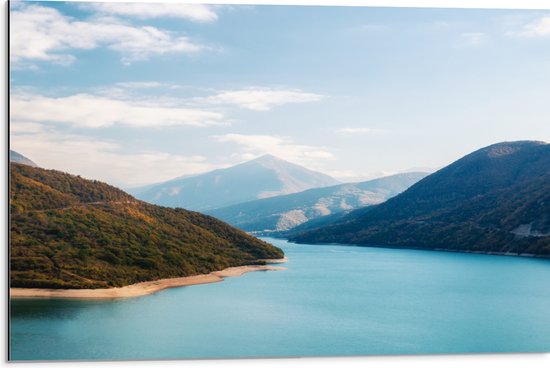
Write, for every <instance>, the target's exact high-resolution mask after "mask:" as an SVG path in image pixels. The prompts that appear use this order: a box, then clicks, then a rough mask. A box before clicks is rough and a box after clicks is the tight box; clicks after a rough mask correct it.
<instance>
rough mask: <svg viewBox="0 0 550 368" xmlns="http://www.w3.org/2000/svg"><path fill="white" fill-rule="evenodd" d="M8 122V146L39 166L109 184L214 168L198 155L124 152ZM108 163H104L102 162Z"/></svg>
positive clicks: (87, 139) (137, 182) (141, 182)
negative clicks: (24, 128) (28, 129)
mask: <svg viewBox="0 0 550 368" xmlns="http://www.w3.org/2000/svg"><path fill="white" fill-rule="evenodd" d="M19 124H20V123H18V122H15V123H12V125H11V134H10V146H11V147H12V149H14V150H16V151H20V152H24V153H25V155H27V157H29V158H31V159H32V160H33V161H35V162H36V163H37V164H39V165H40V166H42V167H45V168H50V169H56V170H61V171H65V172H69V173H71V174H75V175H76V174H78V175H82V176H84V177H85V178H89V179H97V180H101V181H105V182H107V183H111V184H113V185H117V186H122V187H130V186H139V185H145V184H150V183H151V182H158V181H164V180H169V179H172V178H174V177H178V176H181V175H191V174H198V173H202V172H205V171H209V170H212V169H214V167H213V165H211V164H210V163H208V162H206V159H205V157H202V156H195V155H192V156H185V155H177V154H171V153H167V152H159V151H154V150H143V151H137V152H125V151H124V147H123V146H121V145H120V144H119V143H116V142H112V141H106V140H98V139H96V138H92V137H85V136H81V135H74V134H64V133H60V132H57V131H52V130H48V129H47V127H43V129H41V130H40V131H37V132H29V131H27V132H25V133H22V132H21V129H19V128H18V126H19ZM106 163H108V164H106Z"/></svg>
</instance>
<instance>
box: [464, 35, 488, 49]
mask: <svg viewBox="0 0 550 368" xmlns="http://www.w3.org/2000/svg"><path fill="white" fill-rule="evenodd" d="M460 39H461V40H462V42H463V43H464V44H465V45H467V46H480V45H483V44H484V43H487V41H488V36H487V35H486V34H485V33H483V32H468V33H462V34H461V35H460Z"/></svg>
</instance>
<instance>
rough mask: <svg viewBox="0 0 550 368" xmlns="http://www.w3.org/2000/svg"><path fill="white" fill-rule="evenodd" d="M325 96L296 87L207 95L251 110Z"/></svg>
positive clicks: (233, 91) (211, 101)
mask: <svg viewBox="0 0 550 368" xmlns="http://www.w3.org/2000/svg"><path fill="white" fill-rule="evenodd" d="M323 97H324V96H321V95H318V94H315V93H307V92H302V91H300V90H296V89H271V88H261V87H249V88H245V89H240V90H230V91H222V92H220V93H218V94H216V95H214V96H210V97H207V98H206V101H207V102H209V103H212V104H227V105H236V106H238V107H241V108H244V109H249V110H255V111H267V110H271V109H272V108H273V107H275V106H281V105H286V104H289V103H303V102H315V101H319V100H321V99H323Z"/></svg>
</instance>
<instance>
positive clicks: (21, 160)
mask: <svg viewBox="0 0 550 368" xmlns="http://www.w3.org/2000/svg"><path fill="white" fill-rule="evenodd" d="M10 162H16V163H18V164H23V165H28V166H32V167H38V165H37V164H35V163H34V162H32V161H31V160H30V159H28V158H27V157H25V156H23V155H22V154H20V153H18V152H15V151H12V150H10Z"/></svg>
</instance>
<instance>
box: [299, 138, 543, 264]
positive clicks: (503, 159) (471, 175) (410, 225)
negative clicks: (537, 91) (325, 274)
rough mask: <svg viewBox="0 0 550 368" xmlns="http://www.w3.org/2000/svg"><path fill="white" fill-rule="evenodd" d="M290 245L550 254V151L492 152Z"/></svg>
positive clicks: (510, 147)
mask: <svg viewBox="0 0 550 368" xmlns="http://www.w3.org/2000/svg"><path fill="white" fill-rule="evenodd" d="M290 238H291V240H293V241H297V242H308V243H333V242H335V243H350V244H362V245H386V246H387V245H390V246H401V247H411V248H430V249H433V248H444V249H453V250H461V251H481V252H510V253H514V254H522V253H525V254H538V255H550V145H549V144H547V143H544V142H533V141H519V142H504V143H499V144H495V145H492V146H489V147H485V148H483V149H480V150H478V151H475V152H473V153H471V154H469V155H467V156H465V157H463V158H462V159H460V160H458V161H456V162H454V163H452V164H451V165H449V166H447V167H445V168H443V169H441V170H439V171H438V172H436V173H434V174H432V175H430V176H428V177H426V178H424V179H423V180H421V181H420V182H418V183H417V184H415V185H413V186H412V187H411V188H409V189H408V190H407V191H405V192H403V193H402V194H400V195H398V196H396V197H394V198H391V199H389V200H388V201H387V202H384V203H382V204H380V205H378V206H376V207H374V208H372V210H370V211H368V212H366V213H363V214H359V215H357V214H355V213H354V212H351V213H350V214H349V215H348V216H347V217H344V218H339V219H337V221H336V222H334V223H332V224H331V223H329V224H324V225H323V226H321V227H319V228H317V229H308V230H306V231H303V232H300V233H297V232H295V233H294V234H290Z"/></svg>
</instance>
